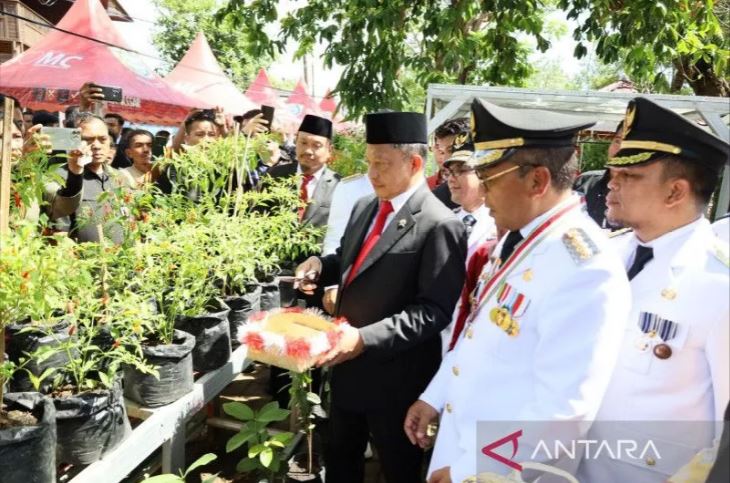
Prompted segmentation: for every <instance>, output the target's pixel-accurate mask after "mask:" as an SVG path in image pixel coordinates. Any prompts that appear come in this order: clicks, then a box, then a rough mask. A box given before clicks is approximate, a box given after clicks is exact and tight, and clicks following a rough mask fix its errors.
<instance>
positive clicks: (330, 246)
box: [322, 174, 373, 256]
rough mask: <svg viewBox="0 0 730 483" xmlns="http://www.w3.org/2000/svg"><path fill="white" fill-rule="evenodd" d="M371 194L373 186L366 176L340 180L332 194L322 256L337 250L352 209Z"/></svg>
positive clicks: (360, 175) (353, 176)
mask: <svg viewBox="0 0 730 483" xmlns="http://www.w3.org/2000/svg"><path fill="white" fill-rule="evenodd" d="M372 193H373V185H372V184H371V183H370V178H368V177H367V175H364V174H356V175H352V176H348V177H347V178H343V179H342V180H340V182H339V183H338V184H337V186H336V187H335V191H334V193H332V201H331V202H330V214H329V218H328V219H327V233H326V234H325V236H324V243H323V246H322V255H323V256H324V255H329V254H331V253H334V252H335V251H336V250H337V248H339V246H340V239H341V238H342V235H343V234H344V233H345V227H346V226H347V222H348V221H349V220H350V213H352V208H353V207H354V206H355V203H357V201H358V200H359V199H360V198H362V197H363V196H367V195H369V194H372Z"/></svg>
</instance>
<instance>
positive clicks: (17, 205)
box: [13, 191, 23, 208]
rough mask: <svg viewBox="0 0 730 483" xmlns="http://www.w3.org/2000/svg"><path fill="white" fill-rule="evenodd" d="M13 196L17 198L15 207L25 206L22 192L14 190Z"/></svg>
mask: <svg viewBox="0 0 730 483" xmlns="http://www.w3.org/2000/svg"><path fill="white" fill-rule="evenodd" d="M13 198H14V200H15V207H16V208H20V207H21V206H23V200H22V199H21V198H20V193H18V192H17V191H15V192H13Z"/></svg>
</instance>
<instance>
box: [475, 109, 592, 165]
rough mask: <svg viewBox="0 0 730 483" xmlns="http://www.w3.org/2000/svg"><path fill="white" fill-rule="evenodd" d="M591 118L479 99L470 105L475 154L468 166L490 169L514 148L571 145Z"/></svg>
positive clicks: (588, 124)
mask: <svg viewBox="0 0 730 483" xmlns="http://www.w3.org/2000/svg"><path fill="white" fill-rule="evenodd" d="M595 123H596V122H595V121H594V120H592V119H588V118H585V117H578V116H569V115H567V114H560V113H557V112H551V111H542V110H538V109H513V108H508V107H500V106H497V105H495V104H492V103H490V102H487V101H484V100H482V99H474V101H473V102H472V103H471V134H472V138H473V139H474V147H475V149H476V152H475V153H474V157H473V159H472V161H471V162H470V164H471V165H472V166H474V167H485V166H492V165H494V164H497V163H499V162H502V161H505V160H506V159H507V158H508V157H509V156H510V155H511V154H512V153H513V152H514V150H515V149H519V148H534V147H540V148H549V147H558V146H573V145H574V144H575V141H576V137H577V135H578V132H580V131H581V130H583V129H586V128H588V127H591V126H593V125H594V124H595Z"/></svg>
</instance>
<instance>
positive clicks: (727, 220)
mask: <svg viewBox="0 0 730 483" xmlns="http://www.w3.org/2000/svg"><path fill="white" fill-rule="evenodd" d="M712 230H713V231H714V232H715V235H717V237H718V238H719V239H720V240H722V241H724V242H725V243H728V242H729V241H730V217H729V216H724V217H723V218H720V219H719V220H717V221H716V222H715V223H713V224H712Z"/></svg>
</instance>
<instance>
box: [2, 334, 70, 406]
mask: <svg viewBox="0 0 730 483" xmlns="http://www.w3.org/2000/svg"><path fill="white" fill-rule="evenodd" d="M28 329H32V330H28ZM69 332H71V333H73V330H71V324H69V323H68V322H59V323H58V324H56V325H53V326H50V327H35V326H31V325H30V324H27V323H26V324H22V323H21V324H11V325H9V326H7V327H6V328H5V334H6V337H8V343H7V354H8V359H10V360H11V361H13V362H15V363H16V364H18V363H19V362H20V359H21V358H25V359H27V358H28V354H32V353H33V352H35V351H36V350H38V349H40V348H42V347H56V346H58V345H59V344H61V343H63V342H65V341H67V340H68V339H69V338H71V337H74V336H73V335H70V334H69ZM67 362H68V355H67V354H66V352H64V351H58V352H56V353H55V354H53V355H51V356H50V357H48V358H47V359H45V360H44V361H43V362H36V361H29V362H28V363H27V364H26V365H25V367H24V368H25V369H27V370H29V371H30V372H32V373H33V374H34V375H36V376H40V375H41V374H43V372H44V371H45V370H46V369H47V368H49V367H62V366H64V365H65V364H66V363H67ZM50 386H51V378H47V379H45V380H44V381H43V382H41V386H40V388H39V390H40V391H41V392H46V391H48V390H49V389H50ZM9 387H10V391H12V392H24V391H35V388H34V387H33V384H31V382H30V378H29V377H28V373H27V372H25V371H17V372H16V373H15V375H14V376H13V379H12V380H11V381H10V384H9Z"/></svg>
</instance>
